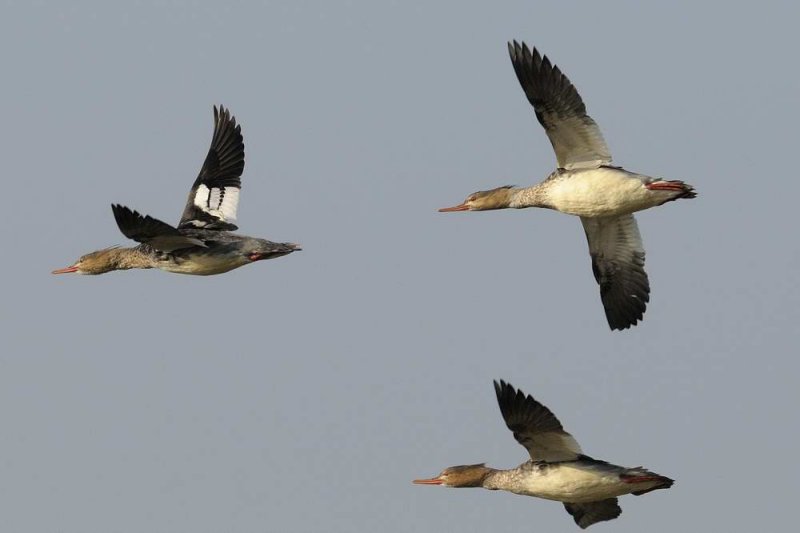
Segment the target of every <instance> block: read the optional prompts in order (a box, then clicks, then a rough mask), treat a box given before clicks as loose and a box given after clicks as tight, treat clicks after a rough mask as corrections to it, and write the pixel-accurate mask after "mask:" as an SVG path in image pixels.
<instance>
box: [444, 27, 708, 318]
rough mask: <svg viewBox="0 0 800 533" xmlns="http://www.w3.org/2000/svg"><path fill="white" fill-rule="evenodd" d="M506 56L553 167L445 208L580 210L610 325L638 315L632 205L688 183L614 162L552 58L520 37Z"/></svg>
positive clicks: (643, 291)
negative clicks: (527, 182) (539, 178)
mask: <svg viewBox="0 0 800 533" xmlns="http://www.w3.org/2000/svg"><path fill="white" fill-rule="evenodd" d="M508 50H509V53H510V54H511V63H512V64H513V65H514V71H515V72H516V73H517V79H519V82H520V84H521V85H522V89H523V91H525V96H527V97H528V101H529V102H530V103H531V104H532V105H533V109H534V111H535V112H536V118H537V119H539V123H541V125H542V126H543V127H544V129H545V133H547V136H548V137H549V138H550V143H551V144H552V145H553V149H554V150H555V153H556V160H557V161H558V168H557V169H556V170H555V171H553V172H552V173H551V174H550V176H548V178H547V179H546V180H544V181H543V182H542V183H540V184H538V185H534V186H533V187H527V188H515V187H511V186H504V187H498V188H496V189H492V190H489V191H479V192H476V193H473V194H471V195H469V196H468V197H467V199H466V200H465V201H464V202H463V203H461V204H459V205H456V206H453V207H445V208H442V209H439V211H442V212H448V211H485V210H490V209H505V208H512V207H513V208H517V209H519V208H523V207H545V208H548V209H555V210H556V211H561V212H562V213H567V214H570V215H576V216H579V217H580V218H581V222H582V223H583V229H584V231H585V233H586V238H587V239H588V241H589V254H590V255H591V257H592V272H593V273H594V277H595V280H596V281H597V283H598V284H599V285H600V297H601V299H602V301H603V307H604V308H605V312H606V318H607V319H608V325H609V326H610V327H611V329H619V330H622V329H627V328H629V327H631V326H632V325H635V324H636V323H637V321H639V320H641V319H642V316H643V315H644V311H645V308H646V307H647V302H648V301H649V300H650V283H649V281H648V279H647V273H645V271H644V247H643V246H642V238H641V236H640V235H639V228H638V226H637V225H636V219H634V218H633V213H634V212H636V211H641V210H643V209H649V208H651V207H655V206H658V205H661V204H664V203H666V202H669V201H672V200H677V199H679V198H694V197H695V192H694V188H693V187H692V186H691V185H688V184H686V183H684V182H682V181H677V180H670V181H668V180H664V179H661V178H653V177H650V176H645V175H643V174H636V173H634V172H628V171H627V170H624V169H623V168H621V167H615V166H611V152H610V151H609V149H608V146H607V145H606V143H605V141H604V140H603V134H602V133H600V128H598V126H597V124H596V123H595V121H594V120H592V118H591V117H590V116H589V115H587V114H586V106H585V105H584V103H583V100H581V97H580V95H579V94H578V91H577V90H576V89H575V87H574V86H573V85H572V83H571V82H570V81H569V79H567V77H566V76H565V75H564V74H562V73H561V71H560V70H559V69H558V67H557V66H555V65H553V64H551V63H550V60H549V59H548V58H547V57H546V56H541V55H540V54H539V52H538V51H537V50H536V48H534V49H533V52H531V51H530V50H529V49H528V46H527V45H526V44H525V43H522V44H520V43H517V42H516V41H514V42H513V43H508Z"/></svg>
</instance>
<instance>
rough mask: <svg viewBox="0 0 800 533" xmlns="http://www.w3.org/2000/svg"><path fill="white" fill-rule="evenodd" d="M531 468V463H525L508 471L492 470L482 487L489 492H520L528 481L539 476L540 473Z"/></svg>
mask: <svg viewBox="0 0 800 533" xmlns="http://www.w3.org/2000/svg"><path fill="white" fill-rule="evenodd" d="M531 466H532V465H531V464H530V463H523V464H521V465H519V466H518V467H516V468H509V469H508V470H498V469H494V468H491V469H489V470H490V472H489V473H488V474H487V476H486V478H484V480H483V484H482V485H481V486H482V487H483V488H485V489H489V490H507V491H510V492H518V490H519V488H520V487H521V486H523V485H525V484H526V480H529V479H530V478H531V477H534V476H537V475H538V474H539V471H538V470H537V469H536V468H531ZM528 482H529V481H528Z"/></svg>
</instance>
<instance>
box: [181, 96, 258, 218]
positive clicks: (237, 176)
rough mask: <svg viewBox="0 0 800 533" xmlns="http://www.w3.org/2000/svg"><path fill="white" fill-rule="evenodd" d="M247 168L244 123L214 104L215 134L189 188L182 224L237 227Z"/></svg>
mask: <svg viewBox="0 0 800 533" xmlns="http://www.w3.org/2000/svg"><path fill="white" fill-rule="evenodd" d="M243 171H244V141H243V139H242V127H241V126H238V125H236V119H235V118H234V117H233V116H231V114H230V111H229V110H227V109H225V108H224V107H222V106H220V107H219V111H217V108H216V106H214V136H213V137H212V138H211V148H209V150H208V155H207V156H206V160H205V162H204V163H203V168H202V169H200V174H199V175H198V176H197V179H196V180H195V182H194V185H192V190H191V191H189V199H188V201H187V202H186V208H185V209H184V210H183V216H181V221H180V223H179V224H178V227H179V228H204V229H212V230H214V229H215V230H235V229H236V228H237V227H236V225H235V224H234V223H233V222H234V221H235V220H236V209H237V207H238V206H239V191H240V190H241V188H242V180H241V176H242V172H243Z"/></svg>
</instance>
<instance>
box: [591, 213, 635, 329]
mask: <svg viewBox="0 0 800 533" xmlns="http://www.w3.org/2000/svg"><path fill="white" fill-rule="evenodd" d="M581 222H582V223H583V230H584V231H585V232H586V239H587V240H588V241H589V254H590V255H591V256H592V272H593V273H594V279H595V280H597V283H598V284H599V285H600V299H601V300H602V301H603V307H604V308H605V311H606V318H607V319H608V325H609V326H610V327H611V329H627V328H629V327H631V326H633V325H635V324H636V322H638V321H639V320H641V319H642V316H644V311H645V309H647V302H648V301H649V300H650V282H649V280H648V279H647V272H645V271H644V246H643V245H642V237H641V235H639V227H638V226H637V225H636V219H635V218H633V215H622V216H617V217H604V218H581Z"/></svg>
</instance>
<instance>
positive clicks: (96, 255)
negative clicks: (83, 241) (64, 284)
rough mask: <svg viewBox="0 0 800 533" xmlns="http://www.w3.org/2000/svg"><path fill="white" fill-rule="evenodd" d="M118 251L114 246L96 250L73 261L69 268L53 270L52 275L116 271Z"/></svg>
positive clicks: (94, 273) (93, 273)
mask: <svg viewBox="0 0 800 533" xmlns="http://www.w3.org/2000/svg"><path fill="white" fill-rule="evenodd" d="M118 251H119V250H118V249H117V247H116V246H115V247H111V248H104V249H102V250H97V251H96V252H92V253H89V254H86V255H83V256H81V258H80V259H78V260H77V261H75V263H73V264H72V265H71V266H68V267H64V268H59V269H58V270H53V274H69V273H72V272H76V273H78V274H89V275H96V274H105V273H106V272H111V271H112V270H117V255H118Z"/></svg>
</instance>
